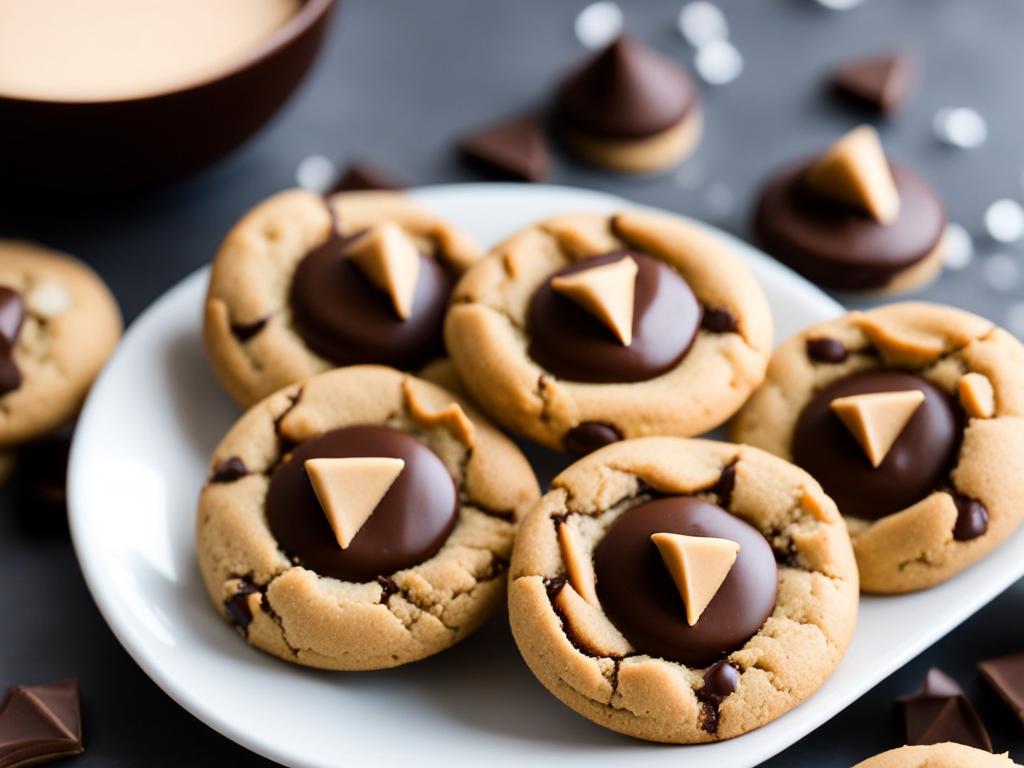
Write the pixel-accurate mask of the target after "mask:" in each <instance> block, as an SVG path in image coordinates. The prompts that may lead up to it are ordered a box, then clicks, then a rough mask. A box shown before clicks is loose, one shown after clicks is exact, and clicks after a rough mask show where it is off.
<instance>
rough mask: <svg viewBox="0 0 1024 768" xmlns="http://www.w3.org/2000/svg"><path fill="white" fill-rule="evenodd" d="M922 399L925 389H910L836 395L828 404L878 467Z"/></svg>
mask: <svg viewBox="0 0 1024 768" xmlns="http://www.w3.org/2000/svg"><path fill="white" fill-rule="evenodd" d="M923 402H924V392H922V391H921V390H919V389H909V390H906V391H903V392H871V393H867V394H862V395H850V396H849V397H837V398H836V399H835V400H833V401H832V402H831V403H830V405H829V407H830V408H831V409H832V412H833V413H834V414H835V415H836V416H838V417H839V420H840V421H842V422H843V425H844V426H845V427H846V428H847V429H848V430H850V434H852V435H853V437H854V439H856V441H857V443H858V444H859V445H860V447H861V448H863V449H864V453H865V454H866V455H867V457H868V460H869V461H870V462H871V466H873V467H878V466H879V465H880V464H881V463H882V462H883V461H885V457H886V454H888V453H889V449H890V448H892V446H893V443H895V442H896V438H898V437H899V436H900V433H901V432H902V431H903V428H904V427H906V426H907V422H908V421H910V419H911V417H912V416H913V415H914V414H915V413H916V412H917V409H918V408H919V407H920V406H921V403H923Z"/></svg>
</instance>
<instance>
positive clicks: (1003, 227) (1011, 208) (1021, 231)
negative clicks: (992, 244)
mask: <svg viewBox="0 0 1024 768" xmlns="http://www.w3.org/2000/svg"><path fill="white" fill-rule="evenodd" d="M985 230H986V231H987V232H988V233H989V235H990V236H991V237H992V239H993V240H997V241H999V242H1000V243H1015V242H1017V241H1018V240H1020V239H1021V237H1024V208H1021V207H1020V203H1018V202H1017V201H1016V200H1009V199H1006V198H1004V199H1003V200H996V201H995V202H994V203H992V205H990V206H989V207H988V208H986V209H985Z"/></svg>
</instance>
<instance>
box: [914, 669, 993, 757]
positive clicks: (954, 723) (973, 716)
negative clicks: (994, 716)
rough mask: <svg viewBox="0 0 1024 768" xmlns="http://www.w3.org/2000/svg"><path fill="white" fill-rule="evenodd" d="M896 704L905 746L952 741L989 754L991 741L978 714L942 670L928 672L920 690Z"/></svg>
mask: <svg viewBox="0 0 1024 768" xmlns="http://www.w3.org/2000/svg"><path fill="white" fill-rule="evenodd" d="M896 702H897V705H898V706H899V708H900V711H901V714H902V716H903V726H904V731H905V734H906V742H907V744H909V745H913V746H919V745H926V744H941V743H943V742H947V741H953V742H956V743H958V744H965V745H966V746H969V747H975V748H976V749H984V750H987V751H988V752H991V751H992V741H991V739H989V736H988V731H987V730H986V729H985V726H984V724H983V723H982V722H981V718H979V717H978V713H977V712H975V711H974V707H973V706H971V702H970V701H969V700H968V699H967V697H966V696H965V695H964V692H963V689H961V688H960V686H959V685H957V683H956V681H955V680H953V679H952V678H950V677H949V676H948V675H947V674H945V673H944V672H943V671H942V670H940V669H936V668H934V667H933V668H932V669H930V670H929V671H928V675H927V677H926V678H925V682H924V686H923V687H922V688H921V690H920V691H918V692H917V693H915V694H913V695H911V696H903V697H900V698H898V699H897V700H896Z"/></svg>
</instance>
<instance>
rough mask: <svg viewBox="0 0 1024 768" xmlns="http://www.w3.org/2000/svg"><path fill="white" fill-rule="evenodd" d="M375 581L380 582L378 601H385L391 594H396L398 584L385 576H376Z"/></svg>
mask: <svg viewBox="0 0 1024 768" xmlns="http://www.w3.org/2000/svg"><path fill="white" fill-rule="evenodd" d="M377 583H378V584H380V602H382V603H386V602H387V601H388V598H389V597H391V596H392V595H395V594H398V592H399V589H398V585H397V584H395V582H394V581H393V580H392V579H389V578H388V577H387V576H378V577H377Z"/></svg>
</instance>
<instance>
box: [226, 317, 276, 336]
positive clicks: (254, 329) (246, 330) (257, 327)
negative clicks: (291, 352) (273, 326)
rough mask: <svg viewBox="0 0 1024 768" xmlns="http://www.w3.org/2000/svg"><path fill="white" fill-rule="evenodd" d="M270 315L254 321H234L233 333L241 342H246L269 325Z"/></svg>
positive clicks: (232, 325)
mask: <svg viewBox="0 0 1024 768" xmlns="http://www.w3.org/2000/svg"><path fill="white" fill-rule="evenodd" d="M269 320H270V318H269V317H264V318H261V319H259V320H257V321H256V322H254V323H232V324H231V333H232V334H234V337H235V338H236V339H238V340H239V341H241V342H246V341H248V340H249V339H251V338H252V337H253V336H255V335H256V334H258V333H259V332H260V331H262V330H263V329H264V328H266V327H267V322H268V321H269Z"/></svg>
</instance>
